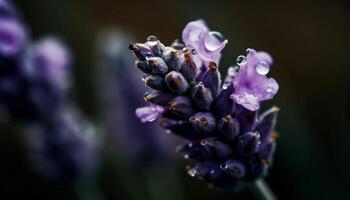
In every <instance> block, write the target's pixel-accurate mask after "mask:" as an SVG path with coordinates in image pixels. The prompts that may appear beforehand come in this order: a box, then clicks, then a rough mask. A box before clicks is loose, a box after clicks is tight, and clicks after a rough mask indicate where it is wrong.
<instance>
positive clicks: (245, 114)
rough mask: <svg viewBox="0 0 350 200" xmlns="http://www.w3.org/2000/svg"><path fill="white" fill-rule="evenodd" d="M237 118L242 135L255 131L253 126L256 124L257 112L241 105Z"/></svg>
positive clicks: (236, 112)
mask: <svg viewBox="0 0 350 200" xmlns="http://www.w3.org/2000/svg"><path fill="white" fill-rule="evenodd" d="M235 116H236V119H237V120H238V121H239V128H240V132H241V133H245V132H249V131H253V125H254V123H255V122H256V116H257V112H256V111H250V110H248V109H245V108H244V107H243V106H241V105H237V109H236V111H235Z"/></svg>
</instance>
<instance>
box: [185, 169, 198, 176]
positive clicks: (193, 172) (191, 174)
mask: <svg viewBox="0 0 350 200" xmlns="http://www.w3.org/2000/svg"><path fill="white" fill-rule="evenodd" d="M187 173H188V175H190V176H191V177H195V176H196V175H197V170H195V169H191V170H189V171H188V172H187Z"/></svg>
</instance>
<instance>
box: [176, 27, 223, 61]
mask: <svg viewBox="0 0 350 200" xmlns="http://www.w3.org/2000/svg"><path fill="white" fill-rule="evenodd" d="M182 40H183V42H184V43H185V45H186V47H187V48H189V50H190V51H191V52H192V54H194V56H193V59H194V61H195V63H196V65H197V67H201V66H202V64H204V65H205V66H206V67H208V66H209V63H210V62H215V63H216V64H219V61H220V58H221V53H220V52H221V51H222V49H223V48H224V47H225V45H226V44H227V43H228V40H226V39H224V37H223V36H222V35H221V34H220V33H219V32H216V31H210V30H209V28H208V27H207V25H206V24H205V22H204V21H203V20H197V21H192V22H190V23H188V24H187V25H186V27H185V29H184V30H183V32H182Z"/></svg>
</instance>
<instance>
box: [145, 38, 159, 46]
mask: <svg viewBox="0 0 350 200" xmlns="http://www.w3.org/2000/svg"><path fill="white" fill-rule="evenodd" d="M157 42H158V38H157V37H156V36H154V35H151V36H148V38H147V44H148V45H150V46H154V45H156V44H157Z"/></svg>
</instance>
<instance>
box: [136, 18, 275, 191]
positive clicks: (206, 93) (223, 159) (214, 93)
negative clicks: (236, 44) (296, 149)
mask: <svg viewBox="0 0 350 200" xmlns="http://www.w3.org/2000/svg"><path fill="white" fill-rule="evenodd" d="M213 35H215V37H213ZM218 35H220V34H218V33H215V34H214V33H213V32H209V30H208V28H207V27H206V26H205V25H204V22H203V21H195V22H190V23H189V24H188V25H187V26H186V28H185V30H184V31H183V40H184V42H185V48H182V46H183V45H181V44H179V43H178V42H175V43H173V45H172V46H170V47H164V45H163V44H161V43H160V41H159V40H158V39H156V38H155V37H154V36H152V39H153V40H152V41H157V44H158V46H159V47H162V48H156V49H155V48H148V50H147V51H140V48H136V47H141V46H143V47H145V46H147V45H148V43H149V42H150V41H149V40H148V41H147V42H146V43H144V44H141V43H137V44H133V45H131V47H132V48H131V50H133V51H134V54H135V56H136V57H137V58H138V60H137V61H136V67H137V68H138V69H140V70H141V71H143V72H144V73H145V74H146V75H145V77H147V78H145V79H144V80H145V82H146V85H147V86H149V87H150V88H151V89H153V90H156V91H153V92H150V93H147V94H146V95H145V96H144V99H145V101H146V102H148V103H151V104H152V106H151V107H145V108H142V109H138V110H136V114H137V116H138V117H139V118H140V119H141V120H142V121H144V122H148V121H153V120H154V119H155V118H157V117H158V116H159V117H160V126H161V127H162V128H164V129H166V130H167V131H168V132H169V133H172V134H175V135H178V136H180V137H182V138H185V139H186V140H187V141H186V142H184V143H183V144H180V145H179V146H178V147H177V149H176V150H177V152H178V153H180V154H182V155H183V157H184V158H185V159H191V160H195V161H197V163H196V164H195V165H194V166H193V167H188V174H189V175H190V176H192V177H196V178H199V179H201V180H204V181H206V182H209V183H212V184H213V185H214V186H217V187H222V188H231V189H232V188H239V187H240V186H244V185H245V184H246V183H250V182H252V181H255V180H257V179H258V178H260V177H262V176H264V175H266V172H267V170H268V169H269V167H270V166H271V165H272V160H273V155H274V151H275V146H276V144H275V139H276V137H275V136H274V134H272V132H273V129H274V126H275V122H276V118H277V112H278V109H276V108H273V109H270V110H269V111H267V112H266V113H264V114H262V115H261V116H258V112H257V110H258V109H259V102H260V101H263V100H267V99H271V98H272V97H273V96H274V95H275V94H276V92H277V90H278V85H277V83H276V81H275V80H274V79H269V78H266V74H267V73H268V71H269V66H270V65H271V64H272V59H271V57H270V56H269V55H268V54H267V53H262V52H258V53H256V52H255V51H254V50H252V49H249V50H248V55H247V57H243V56H240V57H239V58H238V59H237V61H238V64H239V66H240V67H241V69H240V70H238V67H232V68H230V69H229V73H228V76H227V78H226V79H225V81H224V83H222V80H221V74H220V72H219V70H218V61H219V58H220V51H221V50H222V48H223V47H224V46H225V44H226V43H227V41H223V40H220V39H217V37H216V36H218ZM149 38H150V37H149ZM208 41H211V42H212V43H210V44H214V46H215V45H216V48H215V49H214V48H213V49H211V48H210V47H211V46H210V45H208V44H209V43H208ZM187 49H192V50H195V52H196V53H193V52H192V54H191V53H189V52H188V50H187ZM192 50H191V51H192ZM196 58H200V61H201V62H195V59H196ZM147 60H154V61H156V63H157V64H158V67H156V69H159V68H161V69H162V70H161V73H159V70H154V68H155V67H154V65H155V64H154V63H149V62H147ZM202 63H204V64H205V67H202ZM149 77H152V78H149ZM149 82H150V83H149ZM164 82H165V84H164ZM129 90H130V88H129ZM231 98H233V99H234V101H233V100H232V99H231ZM155 105H156V106H157V107H156V108H154V107H153V106H155Z"/></svg>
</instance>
